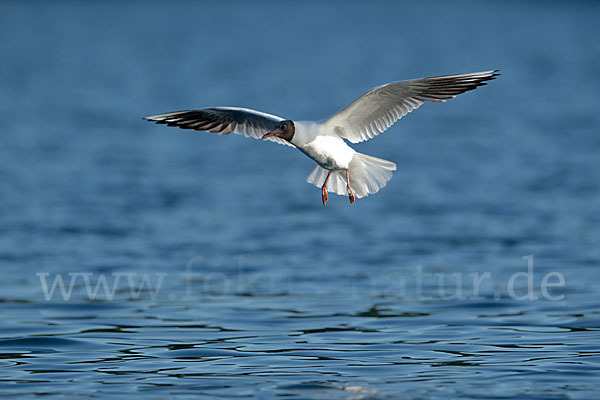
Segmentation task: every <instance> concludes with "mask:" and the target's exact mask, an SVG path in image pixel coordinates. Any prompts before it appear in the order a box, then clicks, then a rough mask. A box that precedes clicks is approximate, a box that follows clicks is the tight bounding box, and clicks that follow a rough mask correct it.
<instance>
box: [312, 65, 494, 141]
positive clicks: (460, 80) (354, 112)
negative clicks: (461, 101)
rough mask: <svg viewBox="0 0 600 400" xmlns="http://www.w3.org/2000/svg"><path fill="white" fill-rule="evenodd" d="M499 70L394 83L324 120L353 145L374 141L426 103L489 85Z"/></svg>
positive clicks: (374, 91) (331, 130) (366, 95)
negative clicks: (369, 140)
mask: <svg viewBox="0 0 600 400" xmlns="http://www.w3.org/2000/svg"><path fill="white" fill-rule="evenodd" d="M497 72H498V70H494V71H485V72H475V73H471V74H461V75H448V76H438V77H434V78H424V79H415V80H411V81H403V82H393V83H388V84H387V85H383V86H379V87H376V88H375V89H372V90H370V91H368V92H367V93H365V94H364V95H362V96H361V97H359V98H358V99H356V100H355V101H354V102H353V103H352V104H350V105H349V106H347V107H346V108H344V109H343V110H341V111H340V112H338V113H337V114H335V115H333V116H331V117H330V118H329V119H327V120H325V121H323V124H325V125H326V127H327V129H328V130H329V131H330V132H333V133H334V134H335V135H338V136H340V137H342V138H345V139H348V140H349V141H351V142H352V143H358V142H362V141H365V140H368V139H371V138H373V137H375V136H377V135H378V134H380V133H382V132H384V131H385V130H386V129H388V128H389V127H390V126H392V125H393V124H394V123H395V122H396V121H398V120H399V119H400V118H402V117H403V116H405V115H406V114H408V113H409V112H411V111H413V110H415V109H417V108H419V107H420V106H421V104H423V102H425V101H433V102H443V101H446V100H448V99H451V98H454V97H456V95H458V94H461V93H464V92H466V91H469V90H473V89H475V88H477V87H479V86H483V85H485V84H486V83H485V82H486V81H489V80H492V79H494V78H495V77H496V76H498V75H500V74H499V73H497Z"/></svg>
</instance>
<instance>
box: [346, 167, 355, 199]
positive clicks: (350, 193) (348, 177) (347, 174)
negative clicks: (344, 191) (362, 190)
mask: <svg viewBox="0 0 600 400" xmlns="http://www.w3.org/2000/svg"><path fill="white" fill-rule="evenodd" d="M346 187H347V188H348V198H349V199H350V204H354V201H355V198H354V192H353V191H352V188H351V187H350V173H349V172H348V170H346Z"/></svg>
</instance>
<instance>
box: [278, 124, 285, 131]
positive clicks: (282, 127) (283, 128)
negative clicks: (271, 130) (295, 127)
mask: <svg viewBox="0 0 600 400" xmlns="http://www.w3.org/2000/svg"><path fill="white" fill-rule="evenodd" d="M285 128H287V126H286V125H284V124H282V125H280V126H279V129H281V130H282V131H285Z"/></svg>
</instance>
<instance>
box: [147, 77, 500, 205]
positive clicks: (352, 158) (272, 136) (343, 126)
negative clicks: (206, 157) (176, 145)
mask: <svg viewBox="0 0 600 400" xmlns="http://www.w3.org/2000/svg"><path fill="white" fill-rule="evenodd" d="M498 75H500V74H499V73H498V70H494V71H485V72H475V73H471V74H461V75H448V76H437V77H433V78H424V79H415V80H410V81H402V82H393V83H388V84H386V85H383V86H379V87H376V88H375V89H372V90H370V91H368V92H367V93H365V94H363V95H362V96H361V97H359V98H358V99H356V100H355V101H354V102H353V103H352V104H350V105H349V106H347V107H346V108H344V109H342V110H341V111H339V112H338V113H337V114H334V115H333V116H331V117H329V118H327V119H325V120H321V121H292V120H287V119H283V118H281V117H277V116H275V115H270V114H265V113H263V112H260V111H255V110H250V109H248V108H238V107H214V108H203V109H199V110H188V111H177V112H171V113H167V114H160V115H154V116H151V117H145V119H147V120H148V121H154V122H156V123H159V124H167V125H168V126H178V127H180V128H184V129H195V130H198V131H208V132H217V133H219V134H221V135H227V134H229V133H231V132H233V133H237V134H240V135H244V136H247V137H253V138H255V139H264V140H270V141H273V142H277V143H281V144H285V145H288V146H292V147H295V148H297V149H298V150H300V151H301V152H303V153H304V154H306V155H307V156H308V157H310V158H311V159H313V160H314V161H315V162H316V163H317V166H316V167H315V169H314V170H313V171H312V172H311V173H310V175H309V176H308V178H307V179H306V181H307V182H309V183H312V184H314V185H315V186H317V187H319V186H320V187H321V194H322V199H323V205H325V204H326V203H327V200H328V196H327V192H331V193H337V194H339V195H346V194H347V195H348V198H349V199H350V203H351V204H352V203H354V200H355V197H358V198H359V199H360V198H361V197H365V196H368V195H370V194H373V193H377V192H378V191H379V189H381V188H383V187H384V186H385V185H386V184H387V182H388V181H389V180H390V178H391V177H392V171H395V170H396V164H394V163H393V162H390V161H386V160H382V159H381V158H376V157H371V156H368V155H366V154H361V153H358V152H356V151H354V149H352V147H350V146H348V144H347V143H346V141H345V140H344V139H346V140H348V141H350V142H352V143H359V142H363V141H365V140H368V139H371V138H373V137H375V136H377V135H378V134H380V133H382V132H383V131H385V130H386V129H388V128H389V127H390V126H392V125H393V124H394V123H395V122H396V121H398V120H399V119H400V118H402V117H403V116H405V115H406V114H408V113H409V112H411V111H412V110H415V109H417V108H419V106H421V104H423V103H424V102H425V101H432V102H443V101H446V100H448V99H451V98H453V97H455V96H456V95H458V94H461V93H464V92H467V91H469V90H473V89H475V88H477V87H478V86H482V85H485V84H486V83H485V82H486V81H489V80H492V79H494V78H495V77H496V76H498Z"/></svg>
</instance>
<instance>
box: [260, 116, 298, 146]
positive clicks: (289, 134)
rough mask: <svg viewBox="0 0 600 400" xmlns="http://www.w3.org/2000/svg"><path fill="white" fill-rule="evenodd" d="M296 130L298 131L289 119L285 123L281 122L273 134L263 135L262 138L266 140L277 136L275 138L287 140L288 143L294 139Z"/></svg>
mask: <svg viewBox="0 0 600 400" xmlns="http://www.w3.org/2000/svg"><path fill="white" fill-rule="evenodd" d="M295 130H296V128H295V127H294V123H293V122H292V121H290V120H289V119H287V120H285V121H281V122H279V125H277V127H276V128H275V129H273V130H272V131H271V132H269V133H267V134H265V135H263V137H262V138H263V139H266V138H270V137H272V136H275V137H279V138H282V139H285V140H287V141H288V142H291V141H292V138H293V137H294V132H295Z"/></svg>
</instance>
